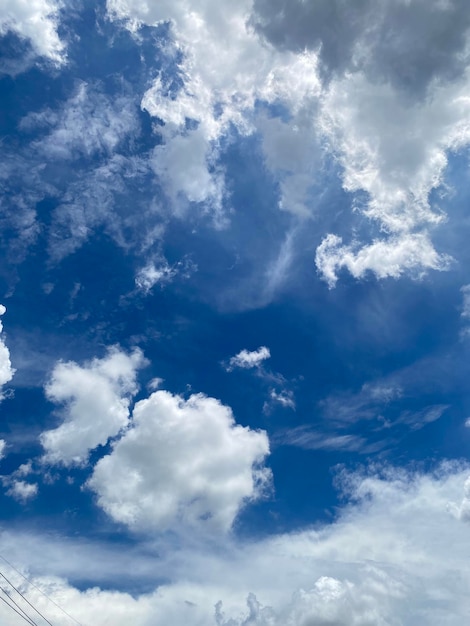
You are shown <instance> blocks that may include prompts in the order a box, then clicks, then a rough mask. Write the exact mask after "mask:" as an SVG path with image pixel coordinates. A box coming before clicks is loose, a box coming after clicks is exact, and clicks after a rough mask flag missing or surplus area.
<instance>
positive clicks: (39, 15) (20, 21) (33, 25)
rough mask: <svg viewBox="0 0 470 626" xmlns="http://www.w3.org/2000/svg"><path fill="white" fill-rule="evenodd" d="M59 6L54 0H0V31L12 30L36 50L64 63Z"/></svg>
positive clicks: (0, 32)
mask: <svg viewBox="0 0 470 626" xmlns="http://www.w3.org/2000/svg"><path fill="white" fill-rule="evenodd" d="M59 8H60V3H59V2H56V1H55V0H0V35H3V34H5V33H6V32H8V31H9V30H12V31H14V32H15V33H17V34H18V35H19V36H20V37H23V38H26V39H29V40H30V41H31V45H32V46H33V48H34V50H35V52H36V53H37V54H39V55H41V56H45V57H47V58H49V59H51V60H52V61H54V62H55V63H57V64H60V63H63V61H64V44H63V43H62V42H61V40H60V39H59V35H58V34H57V22H58V11H59Z"/></svg>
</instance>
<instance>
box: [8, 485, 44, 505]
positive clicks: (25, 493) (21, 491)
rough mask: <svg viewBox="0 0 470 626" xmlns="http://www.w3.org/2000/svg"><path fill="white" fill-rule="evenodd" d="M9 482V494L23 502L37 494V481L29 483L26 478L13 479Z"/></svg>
mask: <svg viewBox="0 0 470 626" xmlns="http://www.w3.org/2000/svg"><path fill="white" fill-rule="evenodd" d="M9 484H10V485H11V486H10V488H9V489H8V491H7V492H6V494H7V496H10V497H12V498H13V499H14V500H17V501H18V502H21V503H22V504H25V503H26V502H28V500H31V499H32V498H35V497H36V496H37V493H38V485H37V483H27V482H26V481H25V480H12V481H10V483H9Z"/></svg>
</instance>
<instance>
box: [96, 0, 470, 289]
mask: <svg viewBox="0 0 470 626" xmlns="http://www.w3.org/2000/svg"><path fill="white" fill-rule="evenodd" d="M107 6H108V12H109V14H110V15H111V16H112V17H113V18H114V19H120V20H124V22H125V23H127V25H128V26H129V27H130V28H132V29H134V30H138V27H139V25H140V24H142V23H147V24H156V23H159V22H162V21H170V22H171V24H172V33H173V36H174V38H175V42H176V44H175V46H176V49H177V50H178V51H179V52H182V53H183V61H182V63H181V68H180V69H181V78H182V81H183V86H182V87H181V89H180V91H179V92H178V93H177V94H176V96H173V95H172V96H171V97H170V94H169V89H168V87H167V86H165V85H164V84H163V83H162V79H161V77H158V78H157V80H156V81H155V83H154V85H153V87H152V88H151V89H150V90H148V92H147V93H146V95H145V96H144V98H143V100H142V106H143V108H145V109H147V110H148V111H149V113H150V114H151V115H154V116H156V117H159V118H160V119H161V120H162V121H163V122H164V126H163V128H162V129H161V132H162V135H163V138H164V144H163V145H162V146H159V147H158V148H157V150H156V154H155V168H156V170H155V171H157V173H158V175H159V176H160V177H161V178H162V180H163V181H164V183H165V186H166V188H167V192H168V194H169V196H170V197H171V198H172V199H173V201H174V203H175V202H176V199H177V198H179V199H180V200H181V198H183V197H184V198H186V200H187V201H191V202H202V203H204V204H205V205H207V207H210V208H211V210H212V211H214V212H215V213H217V215H218V216H219V218H218V219H219V223H220V219H222V218H221V217H220V215H221V213H223V208H224V195H226V192H225V189H224V181H223V175H222V172H221V171H220V169H218V168H217V160H218V153H219V150H220V143H221V139H222V138H223V137H228V136H229V134H230V131H229V129H230V126H231V125H232V126H234V127H236V129H237V131H238V132H239V133H241V134H246V133H252V132H258V133H259V134H260V135H261V139H262V146H263V150H264V154H265V158H266V165H267V166H268V168H269V169H270V170H271V171H272V172H273V173H274V175H275V177H276V178H277V180H278V182H279V190H280V199H279V206H280V208H283V209H286V210H288V211H290V212H291V213H293V214H295V215H297V216H300V217H305V216H309V215H312V214H313V207H314V206H315V204H316V203H317V199H318V197H319V195H320V194H321V187H320V185H319V178H318V176H319V173H320V172H321V171H322V164H323V163H324V156H325V154H326V155H327V156H330V157H331V156H332V157H333V158H334V159H335V161H336V162H337V163H338V164H339V165H340V167H341V168H342V172H341V180H342V184H343V187H344V189H345V190H346V191H348V192H350V193H351V194H353V195H351V201H352V208H353V209H360V211H361V212H362V214H363V215H364V216H366V217H367V218H369V219H371V220H372V221H373V222H374V223H376V225H377V226H378V228H379V229H380V230H381V231H383V232H384V233H385V235H384V236H382V238H376V239H374V240H373V241H372V242H368V241H364V242H362V243H360V244H359V243H357V244H356V245H351V246H350V245H349V244H347V245H346V246H344V247H343V248H341V254H339V256H338V254H337V253H336V252H337V251H336V248H338V245H337V243H338V242H337V241H336V242H335V246H334V248H335V250H334V251H331V249H330V248H331V247H332V241H331V237H330V238H327V239H325V241H324V242H323V244H322V246H320V249H319V255H320V257H322V258H321V259H320V261H321V262H322V263H323V264H322V265H321V266H320V268H319V271H320V273H321V275H322V276H323V277H324V278H325V279H326V280H327V281H328V282H329V284H330V286H333V285H334V283H335V281H336V269H337V268H338V269H339V268H340V267H345V268H346V269H347V270H349V271H351V272H352V273H353V275H354V276H355V277H356V278H361V277H363V276H364V274H365V273H366V272H367V271H368V270H371V271H373V272H374V273H375V274H376V276H377V277H378V278H383V277H386V276H394V277H398V276H400V275H402V274H404V273H409V274H411V275H413V276H416V275H418V276H419V275H422V274H423V273H425V272H426V271H429V270H430V269H434V270H442V269H445V268H446V267H447V266H448V260H449V259H448V257H447V256H446V255H443V254H439V253H438V252H437V251H436V250H435V249H434V246H433V244H432V242H431V238H430V229H431V228H434V227H436V226H438V225H439V223H441V222H442V221H443V219H444V215H443V213H442V211H441V210H440V207H439V206H436V205H435V203H434V202H431V200H430V194H431V192H432V191H433V190H435V189H436V188H438V187H439V186H440V185H441V184H442V183H443V181H444V175H445V168H446V165H447V154H448V152H449V151H450V150H455V149H458V148H460V147H462V146H466V145H468V143H469V141H470V134H469V130H468V129H469V126H468V119H469V115H470V108H469V100H468V97H467V96H466V94H467V93H468V80H469V77H468V72H466V69H465V68H466V65H467V62H468V52H469V50H470V44H469V27H470V23H469V19H468V11H467V10H466V4H465V2H464V1H463V0H458V1H456V2H452V3H448V2H441V1H440V0H433V1H432V2H424V1H423V0H413V1H412V2H407V3H404V2H398V1H397V2H386V1H381V2H378V3H371V2H370V1H369V0H366V1H364V2H361V3H360V4H359V5H357V6H356V5H355V6H354V7H351V6H349V5H348V3H346V2H344V1H343V0H335V1H334V2H318V3H305V2H300V1H298V2H297V1H294V2H292V3H286V2H285V1H284V0H276V1H275V2H266V1H265V0H254V2H252V1H251V0H244V2H242V3H237V4H236V5H234V4H233V3H220V2H219V3H215V2H213V1H211V0H206V1H202V0H199V1H197V2H193V3H192V4H191V6H190V7H189V6H188V5H187V3H185V2H183V1H177V2H173V3H167V2H163V3H158V4H155V3H150V2H148V1H147V0H139V1H137V2H130V0H108V3H107ZM417 33H419V34H417ZM436 38H437V42H436ZM263 39H264V41H263ZM265 40H268V41H269V42H270V43H269V44H267V43H266V41H265ZM430 42H433V43H432V44H431V43H430ZM257 102H264V103H267V104H276V105H280V106H281V109H282V110H283V111H284V113H283V114H282V115H277V114H272V113H270V114H266V113H265V112H256V113H255V104H256V103H257ZM188 119H191V120H193V122H194V124H195V125H194V127H191V128H189V127H188V126H187V121H188ZM182 155H184V156H183V158H184V161H185V163H186V167H185V168H182V169H181V168H180V167H178V164H179V162H180V160H181V158H182ZM183 204H184V203H183ZM177 205H178V206H181V202H180V201H178V202H177ZM222 222H223V219H222ZM325 247H326V248H327V249H328V253H330V252H331V254H327V253H326V252H325ZM397 247H398V251H396V250H395V248H397ZM345 257H346V258H345ZM326 265H327V266H328V267H327V268H326V270H325V269H324V266H326Z"/></svg>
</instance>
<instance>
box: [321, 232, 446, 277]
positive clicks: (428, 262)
mask: <svg viewBox="0 0 470 626" xmlns="http://www.w3.org/2000/svg"><path fill="white" fill-rule="evenodd" d="M451 262H452V259H451V258H450V257H449V256H448V255H444V254H438V253H437V252H436V250H435V249H434V247H433V245H432V243H431V241H430V240H429V237H428V236H427V235H426V234H425V233H416V234H414V233H406V234H403V235H398V236H395V237H390V238H388V239H376V240H375V241H374V242H373V243H371V244H366V245H362V247H361V246H351V245H343V242H342V239H341V237H338V236H337V235H331V234H330V235H327V237H325V239H324V240H323V241H322V243H321V244H320V245H319V246H318V248H317V252H316V256H315V264H316V266H317V270H318V272H319V273H320V275H321V276H322V278H323V279H324V280H326V282H327V283H328V285H329V287H330V288H331V287H334V286H335V285H336V282H337V280H338V271H340V270H341V269H343V268H344V269H347V270H349V271H350V272H351V274H352V275H353V276H354V277H355V278H362V277H363V276H364V275H365V274H366V273H367V272H373V273H374V274H375V275H376V276H377V277H378V278H387V277H392V278H398V277H400V276H401V275H402V274H404V273H409V274H411V275H412V276H414V277H420V276H422V275H423V274H424V273H425V271H426V270H428V269H434V270H446V269H448V268H449V267H450V264H451Z"/></svg>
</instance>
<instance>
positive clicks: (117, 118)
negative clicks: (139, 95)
mask: <svg viewBox="0 0 470 626" xmlns="http://www.w3.org/2000/svg"><path fill="white" fill-rule="evenodd" d="M123 91H124V90H123ZM137 112H138V109H137V107H136V104H135V101H134V99H133V98H132V96H130V95H127V94H125V93H121V94H119V95H118V96H117V97H114V98H110V97H108V96H105V95H104V94H103V93H102V90H101V86H100V85H99V84H87V83H85V82H82V83H80V84H79V85H78V87H77V89H76V93H75V94H74V95H73V96H72V97H71V98H70V99H69V100H68V101H67V102H66V103H65V104H64V106H63V107H62V109H61V110H59V111H58V112H55V111H51V110H45V111H41V112H39V113H30V114H29V115H27V116H26V117H25V118H24V119H23V120H22V121H21V124H20V128H21V129H23V130H29V129H31V128H41V127H43V128H46V129H50V132H49V133H48V134H47V135H46V136H45V137H44V138H43V139H40V140H38V141H36V142H34V143H33V147H34V148H36V150H37V151H38V152H39V153H40V154H41V155H44V156H46V157H47V158H48V159H52V160H57V159H58V160H62V159H65V160H71V159H76V158H77V157H91V156H97V155H101V156H106V155H112V154H113V153H114V152H115V151H116V149H117V148H118V147H119V144H120V143H121V142H122V141H123V139H124V138H127V137H129V136H134V135H135V134H137V132H138V130H139V121H138V117H137Z"/></svg>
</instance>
